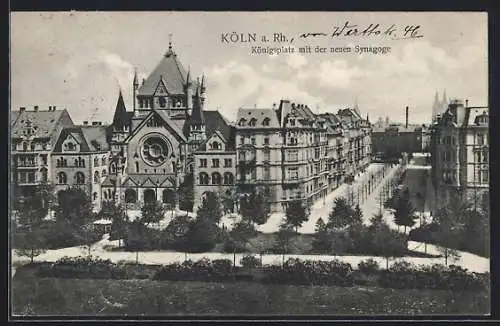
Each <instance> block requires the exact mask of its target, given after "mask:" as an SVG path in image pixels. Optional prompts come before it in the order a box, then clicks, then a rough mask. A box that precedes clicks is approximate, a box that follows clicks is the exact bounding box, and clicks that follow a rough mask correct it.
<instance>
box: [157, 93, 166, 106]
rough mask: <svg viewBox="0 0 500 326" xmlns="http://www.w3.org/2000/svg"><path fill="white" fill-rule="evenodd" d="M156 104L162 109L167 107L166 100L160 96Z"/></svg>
mask: <svg viewBox="0 0 500 326" xmlns="http://www.w3.org/2000/svg"><path fill="white" fill-rule="evenodd" d="M158 102H159V103H160V107H162V108H164V107H166V106H167V99H166V98H165V97H164V96H162V97H160V98H159V99H158Z"/></svg>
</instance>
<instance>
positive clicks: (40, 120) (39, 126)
mask: <svg viewBox="0 0 500 326" xmlns="http://www.w3.org/2000/svg"><path fill="white" fill-rule="evenodd" d="M14 112H15V111H14ZM14 112H12V113H13V114H12V115H11V117H12V116H15V115H17V120H16V121H15V122H14V123H13V125H12V129H11V137H12V138H16V137H21V136H22V135H24V131H25V129H26V127H28V124H30V125H31V127H32V128H33V133H32V136H33V137H35V138H49V137H51V136H53V133H54V131H55V130H56V126H57V123H58V122H59V120H60V119H61V118H62V117H63V116H64V115H67V118H68V119H69V120H70V121H71V118H70V117H69V114H68V112H67V111H66V109H64V110H54V111H22V112H19V111H17V113H15V114H14ZM11 119H12V118H11ZM11 123H12V120H11ZM71 124H72V122H71ZM54 136H55V135H54Z"/></svg>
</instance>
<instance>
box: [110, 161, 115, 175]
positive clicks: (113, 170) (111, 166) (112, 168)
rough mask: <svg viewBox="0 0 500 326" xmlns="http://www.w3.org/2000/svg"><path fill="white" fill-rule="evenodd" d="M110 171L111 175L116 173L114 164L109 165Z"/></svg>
mask: <svg viewBox="0 0 500 326" xmlns="http://www.w3.org/2000/svg"><path fill="white" fill-rule="evenodd" d="M110 169H111V173H113V174H114V173H116V164H115V163H111V164H110Z"/></svg>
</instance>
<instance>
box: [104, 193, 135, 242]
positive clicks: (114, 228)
mask: <svg viewBox="0 0 500 326" xmlns="http://www.w3.org/2000/svg"><path fill="white" fill-rule="evenodd" d="M97 218H98V219H105V220H111V221H112V223H111V232H110V239H112V240H113V239H118V245H119V246H121V240H122V239H123V238H124V237H125V233H126V230H127V223H128V222H129V218H128V216H127V214H126V213H125V209H124V208H123V207H122V206H121V205H115V203H113V202H104V203H103V205H102V208H101V210H100V211H99V213H97Z"/></svg>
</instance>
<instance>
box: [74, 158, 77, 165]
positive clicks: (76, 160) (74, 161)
mask: <svg viewBox="0 0 500 326" xmlns="http://www.w3.org/2000/svg"><path fill="white" fill-rule="evenodd" d="M74 162H75V166H78V159H77V158H75V160H74Z"/></svg>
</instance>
